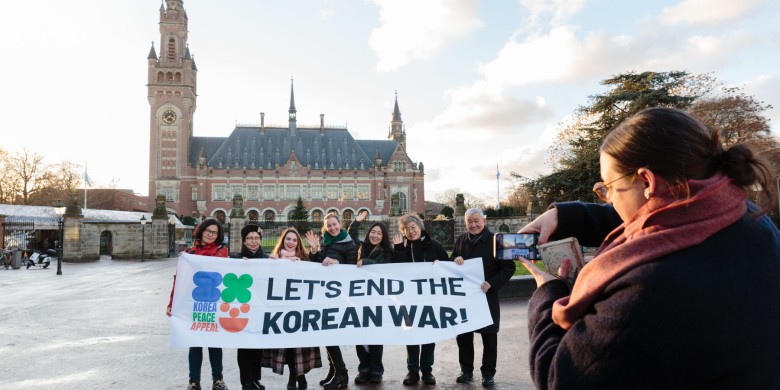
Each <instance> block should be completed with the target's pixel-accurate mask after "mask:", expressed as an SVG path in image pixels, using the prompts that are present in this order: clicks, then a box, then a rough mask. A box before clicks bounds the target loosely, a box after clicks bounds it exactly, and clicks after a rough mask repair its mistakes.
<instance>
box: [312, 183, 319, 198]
mask: <svg viewBox="0 0 780 390" xmlns="http://www.w3.org/2000/svg"><path fill="white" fill-rule="evenodd" d="M311 198H312V199H321V198H322V185H320V184H312V185H311Z"/></svg>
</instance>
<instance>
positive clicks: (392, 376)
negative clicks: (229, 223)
mask: <svg viewBox="0 0 780 390" xmlns="http://www.w3.org/2000/svg"><path fill="white" fill-rule="evenodd" d="M175 269H176V259H161V260H152V261H146V262H144V263H142V262H140V261H138V260H135V261H126V260H121V261H120V260H108V259H103V260H100V261H97V262H93V263H81V264H71V263H64V264H63V266H62V271H63V275H61V276H57V275H56V264H52V266H51V267H49V268H48V269H32V268H31V269H29V270H26V269H24V268H22V269H18V270H4V269H0V294H2V295H0V296H2V299H0V360H1V361H2V364H0V389H146V390H153V389H183V388H186V383H187V351H186V350H184V349H181V350H170V349H169V348H168V334H169V322H168V317H166V316H165V306H166V305H167V303H168V297H169V294H170V291H171V281H172V276H173V274H174V272H175ZM526 304H527V301H526V300H522V299H514V300H503V301H502V303H501V310H502V319H501V332H500V333H499V343H498V345H499V358H498V373H497V374H496V377H495V380H496V387H495V389H500V390H501V389H533V388H534V386H533V383H532V382H531V379H530V376H529V373H528V336H527V330H526V307H527V306H526ZM474 340H475V344H476V346H475V350H476V355H477V356H476V361H475V363H476V364H475V366H477V367H479V361H480V359H481V352H482V346H481V339H480V337H479V336H477V337H475V338H474ZM342 351H343V354H344V357H345V360H346V363H347V368H348V369H349V374H350V385H349V388H350V389H369V388H370V389H422V388H424V387H423V386H422V385H420V384H418V385H417V386H409V387H405V386H403V385H402V384H401V380H402V379H403V376H404V375H405V374H406V361H405V359H406V349H405V347H404V346H396V345H393V346H386V347H385V352H384V357H383V363H384V365H385V375H384V381H383V383H382V384H381V385H374V386H368V385H362V386H359V385H356V384H354V382H352V379H353V377H354V375H355V374H357V364H358V361H357V357H356V356H355V348H354V347H353V346H345V347H342ZM204 352H205V351H204ZM321 352H322V356H323V360H325V365H326V367H325V368H318V369H315V370H312V371H311V372H309V374H308V375H307V376H306V377H307V379H308V381H309V389H315V390H316V389H320V388H321V387H320V386H318V382H319V380H320V379H322V378H323V377H324V376H325V375H326V373H327V358H326V357H325V356H326V355H325V349H324V348H322V349H321ZM204 355H206V356H207V355H208V354H207V353H204ZM223 364H224V367H225V369H224V377H225V381H226V383H227V384H228V387H229V388H230V389H232V390H240V389H241V385H240V383H239V376H238V366H237V364H236V350H235V349H225V350H224V358H223ZM475 371H477V372H475V379H476V381H475V383H474V384H470V385H462V384H457V383H455V377H456V376H457V374H458V372H459V367H458V347H457V345H456V343H455V340H454V339H450V340H445V341H443V342H439V343H437V345H436V362H435V364H434V371H433V374H434V375H435V376H436V378H437V380H438V386H437V388H438V389H481V388H482V387H481V385H480V381H481V379H480V376H479V372H478V369H477V370H475ZM202 372H203V378H204V379H206V378H210V374H209V373H210V368H209V363H208V358H207V357H204V363H203V369H202ZM262 375H263V380H262V382H263V384H264V385H265V386H266V388H267V389H269V390H271V389H285V388H286V384H287V377H286V376H280V375H276V374H273V373H272V372H271V370H270V369H267V368H264V369H263V371H262ZM202 383H203V384H204V385H205V386H204V389H210V388H211V386H210V385H211V383H210V380H204V381H203V382H202Z"/></svg>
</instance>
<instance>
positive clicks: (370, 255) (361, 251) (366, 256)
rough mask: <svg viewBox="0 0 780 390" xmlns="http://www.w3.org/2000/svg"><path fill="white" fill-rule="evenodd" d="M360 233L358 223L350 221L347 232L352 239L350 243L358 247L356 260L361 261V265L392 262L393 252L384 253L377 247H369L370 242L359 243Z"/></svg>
mask: <svg viewBox="0 0 780 390" xmlns="http://www.w3.org/2000/svg"><path fill="white" fill-rule="evenodd" d="M359 231H360V221H357V220H355V221H352V223H350V224H349V229H347V232H348V233H349V236H350V237H352V241H353V242H354V243H355V245H357V247H358V260H361V264H363V265H370V264H385V263H390V262H392V260H393V251H392V250H390V251H385V250H383V249H382V248H381V247H380V246H379V245H371V243H370V242H367V241H361V240H360V237H358V233H359Z"/></svg>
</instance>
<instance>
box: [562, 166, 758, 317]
mask: <svg viewBox="0 0 780 390" xmlns="http://www.w3.org/2000/svg"><path fill="white" fill-rule="evenodd" d="M688 185H689V186H690V189H691V196H690V197H689V198H688V199H682V200H678V199H675V197H674V195H673V194H672V193H671V191H669V190H667V191H664V192H663V193H661V194H659V195H656V196H654V197H652V198H650V199H649V200H648V201H647V203H646V204H645V205H644V206H642V207H641V208H640V209H639V210H637V212H636V213H635V214H634V215H633V216H631V218H630V219H629V220H628V221H625V222H623V224H622V225H620V226H618V227H617V228H616V229H615V230H613V231H612V232H611V233H610V234H609V235H608V236H607V238H606V239H604V242H603V243H602V244H601V247H600V248H599V251H598V252H597V254H596V257H594V258H593V260H591V261H590V262H589V263H588V264H587V265H586V266H585V267H583V268H582V270H581V271H580V274H579V276H578V277H577V281H576V282H575V283H574V288H573V289H572V292H571V295H570V296H568V297H563V298H561V299H559V300H557V301H555V303H554V304H553V312H552V318H553V321H554V322H555V323H556V324H558V326H560V327H562V328H563V329H569V328H571V327H572V325H574V323H575V322H576V321H577V320H579V319H581V318H582V317H583V316H584V315H585V314H586V312H587V311H588V309H589V308H590V307H591V306H592V305H593V304H594V303H595V301H596V300H597V298H598V296H599V295H600V294H601V293H602V292H603V291H604V289H605V288H606V287H607V285H609V284H610V283H611V282H613V281H614V280H616V279H618V278H620V277H621V276H623V275H624V274H626V273H628V272H629V271H631V270H632V269H634V268H636V267H638V266H640V265H643V264H646V263H650V262H653V261H655V260H657V259H658V258H660V257H663V256H665V255H668V254H671V253H674V252H677V251H680V250H682V249H685V248H689V247H692V246H695V245H698V244H700V243H701V242H702V241H704V240H706V239H707V238H708V237H710V236H712V235H713V234H715V233H717V232H718V231H720V230H722V229H723V228H725V227H727V226H729V225H731V224H733V223H734V222H736V221H737V220H739V219H740V218H741V217H742V216H743V215H744V214H745V212H746V210H747V206H746V204H745V190H744V189H742V188H740V187H739V186H737V185H734V184H733V183H731V179H729V178H728V177H727V176H726V175H724V174H722V173H716V174H715V175H713V176H712V177H710V178H708V179H705V180H689V181H688Z"/></svg>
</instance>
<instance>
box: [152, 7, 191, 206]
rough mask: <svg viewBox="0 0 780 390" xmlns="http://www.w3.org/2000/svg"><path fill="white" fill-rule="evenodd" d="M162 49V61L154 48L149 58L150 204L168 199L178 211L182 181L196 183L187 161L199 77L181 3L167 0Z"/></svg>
mask: <svg viewBox="0 0 780 390" xmlns="http://www.w3.org/2000/svg"><path fill="white" fill-rule="evenodd" d="M159 47H160V55H159V57H158V55H157V52H156V51H155V47H154V43H152V48H151V50H150V51H149V56H148V57H147V60H148V63H149V66H148V69H149V73H148V84H147V92H148V95H147V97H148V100H149V106H150V115H149V128H150V132H149V146H150V148H149V198H150V202H149V204H153V200H154V198H155V197H156V196H157V195H165V198H166V206H167V207H168V208H170V209H174V210H179V207H178V204H179V202H181V201H182V200H183V199H181V198H182V196H183V193H182V191H183V187H184V183H183V181H185V182H186V181H188V180H190V181H191V180H194V170H193V169H192V168H191V167H190V166H189V164H188V162H189V154H190V152H191V151H190V150H189V145H190V139H191V137H192V116H193V114H194V113H195V108H196V104H195V100H196V86H197V85H196V80H197V73H198V69H197V67H196V66H195V60H194V59H193V57H192V55H191V54H190V50H189V47H188V46H187V12H186V11H185V10H184V7H183V4H182V0H165V4H164V5H160V46H159ZM186 201H189V199H186Z"/></svg>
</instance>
